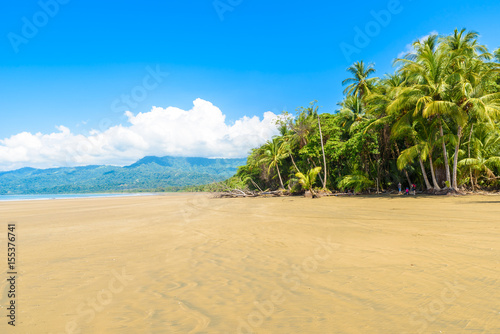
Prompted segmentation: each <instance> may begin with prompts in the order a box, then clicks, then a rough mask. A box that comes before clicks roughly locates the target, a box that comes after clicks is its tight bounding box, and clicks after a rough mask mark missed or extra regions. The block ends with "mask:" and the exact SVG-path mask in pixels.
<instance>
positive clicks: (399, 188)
mask: <svg viewBox="0 0 500 334" xmlns="http://www.w3.org/2000/svg"><path fill="white" fill-rule="evenodd" d="M398 191H399V192H398V194H399V195H401V182H399V183H398Z"/></svg>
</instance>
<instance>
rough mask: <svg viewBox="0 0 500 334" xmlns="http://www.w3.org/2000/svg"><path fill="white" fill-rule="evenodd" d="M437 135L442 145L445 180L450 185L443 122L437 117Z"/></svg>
mask: <svg viewBox="0 0 500 334" xmlns="http://www.w3.org/2000/svg"><path fill="white" fill-rule="evenodd" d="M439 135H440V136H441V143H442V145H443V159H444V166H445V170H446V181H448V185H451V175H450V163H449V162H448V151H446V143H445V141H444V133H443V124H442V120H441V118H440V119H439Z"/></svg>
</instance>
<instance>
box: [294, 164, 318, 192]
mask: <svg viewBox="0 0 500 334" xmlns="http://www.w3.org/2000/svg"><path fill="white" fill-rule="evenodd" d="M320 171H321V167H316V168H313V169H310V170H309V171H308V172H307V173H306V174H302V173H300V172H299V173H296V174H295V176H296V177H298V178H299V183H300V184H301V185H302V188H304V189H305V190H309V191H310V192H311V194H312V195H313V197H314V196H315V195H316V194H315V193H314V189H313V185H314V182H315V181H316V176H317V175H318V174H319V172H320Z"/></svg>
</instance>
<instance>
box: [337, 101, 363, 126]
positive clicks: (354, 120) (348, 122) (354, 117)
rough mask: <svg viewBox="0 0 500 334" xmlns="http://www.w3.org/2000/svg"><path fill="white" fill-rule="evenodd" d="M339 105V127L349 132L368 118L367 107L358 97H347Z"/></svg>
mask: <svg viewBox="0 0 500 334" xmlns="http://www.w3.org/2000/svg"><path fill="white" fill-rule="evenodd" d="M338 105H339V106H340V108H339V109H338V110H337V115H338V118H337V119H338V121H339V125H340V126H342V127H343V128H345V129H346V130H347V131H348V132H350V131H351V128H353V127H354V126H356V125H357V124H359V123H360V122H362V121H363V120H365V119H366V117H367V115H366V113H365V106H364V104H363V103H362V102H361V99H360V98H359V97H358V96H346V98H345V99H344V100H343V101H342V102H339V103H338Z"/></svg>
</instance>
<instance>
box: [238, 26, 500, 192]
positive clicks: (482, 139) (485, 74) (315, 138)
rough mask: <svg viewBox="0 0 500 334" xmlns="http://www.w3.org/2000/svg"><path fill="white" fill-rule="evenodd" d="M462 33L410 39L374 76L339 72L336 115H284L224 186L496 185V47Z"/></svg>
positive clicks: (356, 70) (499, 99)
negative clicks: (340, 88)
mask: <svg viewBox="0 0 500 334" xmlns="http://www.w3.org/2000/svg"><path fill="white" fill-rule="evenodd" d="M478 38H479V35H478V33H476V32H473V31H467V30H465V29H462V30H455V31H454V32H453V33H452V34H450V35H446V36H438V35H430V36H429V37H427V38H425V39H423V40H418V41H415V42H414V43H413V44H412V50H411V51H410V52H408V53H407V54H405V55H404V56H402V57H401V58H397V59H395V60H394V63H393V65H394V72H393V73H390V74H385V75H383V76H377V72H376V68H375V66H374V64H371V63H366V62H364V61H358V62H355V63H354V64H352V66H350V67H349V68H348V69H347V74H346V79H345V80H344V81H343V82H342V85H343V86H344V88H345V90H344V98H343V100H342V101H340V102H339V103H338V108H337V110H335V111H332V112H327V111H322V110H320V108H319V107H318V104H317V102H316V101H314V102H311V103H310V104H309V105H308V106H307V107H300V108H298V109H297V113H296V114H290V113H287V112H283V114H282V115H281V117H280V118H279V120H278V121H277V126H278V128H279V131H280V135H278V136H275V137H274V138H273V139H272V140H269V141H267V142H266V143H265V144H264V145H262V146H261V147H257V148H254V149H253V150H252V152H251V153H250V155H249V157H248V159H247V163H246V165H244V166H242V167H240V168H239V170H238V172H237V174H236V176H234V177H233V178H231V179H230V180H228V182H229V183H230V184H231V185H232V186H239V187H245V188H247V189H251V190H262V191H264V190H265V189H274V190H276V189H285V190H288V191H293V192H295V191H297V192H299V191H303V190H304V189H305V190H310V191H314V190H317V191H319V190H325V191H333V192H354V193H361V192H387V191H394V190H397V189H398V185H399V184H402V186H403V188H406V187H411V185H413V184H415V185H416V187H417V189H418V190H419V191H422V192H428V193H437V194H443V193H457V192H463V191H480V190H481V191H485V190H498V189H499V188H500V48H499V49H496V50H495V51H493V50H491V51H490V50H488V48H487V47H486V46H485V45H481V44H480V43H479V42H478Z"/></svg>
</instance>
